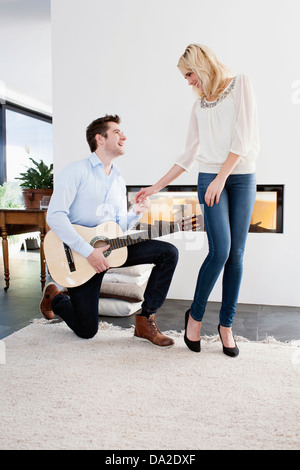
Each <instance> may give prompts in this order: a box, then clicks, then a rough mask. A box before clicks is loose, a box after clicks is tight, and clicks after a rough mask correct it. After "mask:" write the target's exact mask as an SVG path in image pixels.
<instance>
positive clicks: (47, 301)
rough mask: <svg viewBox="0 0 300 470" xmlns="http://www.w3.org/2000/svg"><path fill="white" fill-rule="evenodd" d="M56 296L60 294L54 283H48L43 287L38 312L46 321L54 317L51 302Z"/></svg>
mask: <svg viewBox="0 0 300 470" xmlns="http://www.w3.org/2000/svg"><path fill="white" fill-rule="evenodd" d="M58 294H60V291H59V290H58V288H57V287H56V285H55V284H54V282H49V284H47V285H46V286H45V287H44V290H43V296H42V300H41V302H40V312H41V313H42V315H44V317H45V318H46V319H47V320H52V318H54V317H55V315H54V313H53V311H52V307H51V302H52V300H53V299H54V297H55V296H56V295H58Z"/></svg>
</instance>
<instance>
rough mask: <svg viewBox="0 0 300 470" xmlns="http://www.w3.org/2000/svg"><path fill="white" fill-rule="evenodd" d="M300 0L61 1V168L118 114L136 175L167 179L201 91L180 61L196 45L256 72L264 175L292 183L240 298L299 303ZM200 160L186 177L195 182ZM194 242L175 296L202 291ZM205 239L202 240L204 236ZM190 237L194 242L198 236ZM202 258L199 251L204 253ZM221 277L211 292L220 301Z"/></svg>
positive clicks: (57, 127) (251, 242)
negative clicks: (278, 222)
mask: <svg viewBox="0 0 300 470" xmlns="http://www.w3.org/2000/svg"><path fill="white" fill-rule="evenodd" d="M299 18H300V3H299V1H298V0H288V2H287V1H285V0H263V1H261V0H251V1H250V0H242V1H241V0H227V1H226V2H225V1H223V0H214V1H204V0H185V1H182V0H151V1H148V0H115V1H114V2H107V1H103V0H76V2H74V1H73V0H64V1H63V2H61V1H60V0H52V37H53V44H52V50H53V113H54V114H53V115H54V168H55V172H56V173H57V172H59V171H60V170H61V169H62V168H63V167H64V166H65V165H66V164H67V163H68V162H70V161H72V160H74V159H80V158H83V157H86V156H87V155H88V154H89V149H88V146H87V144H86V142H85V129H86V127H87V125H88V124H89V123H90V122H91V121H92V120H93V119H95V118H97V117H100V116H102V115H104V114H106V113H108V114H112V113H117V114H119V115H120V116H121V118H122V127H123V130H124V132H125V134H126V135H127V139H128V140H127V151H126V154H125V156H124V157H121V159H120V160H119V161H118V165H119V167H120V168H121V171H122V174H123V176H124V177H125V180H126V182H127V184H133V185H148V184H152V183H154V182H155V181H157V179H158V178H160V177H161V176H162V175H163V174H164V173H165V172H166V171H167V170H168V169H169V168H170V166H171V165H172V164H173V162H174V159H175V158H176V156H177V155H178V154H180V153H181V151H182V149H183V147H184V143H185V138H186V131H187V125H188V119H189V115H190V110H191V106H192V103H193V102H194V99H195V97H194V96H193V95H192V91H191V89H190V88H189V87H188V86H187V85H186V82H185V80H184V79H183V78H182V76H181V74H180V72H179V71H178V69H177V62H178V58H179V56H180V55H181V54H182V53H183V52H184V50H185V47H186V46H187V45H188V44H189V43H190V42H198V43H202V44H206V45H208V46H210V47H211V48H212V49H213V50H214V51H215V52H216V54H217V55H218V56H219V58H220V59H221V60H222V61H223V62H224V63H226V64H227V65H229V66H230V67H231V68H232V70H233V72H234V73H236V72H243V73H247V74H249V75H250V76H251V77H252V80H253V82H254V86H255V89H256V92H257V99H258V104H259V115H260V133H261V154H260V158H259V161H258V167H257V180H258V183H259V184H268V183H274V184H276V183H277V184H284V185H285V220H284V234H249V237H248V244H247V253H246V255H245V271H244V280H243V285H242V289H241V295H240V302H249V303H262V304H277V305H291V306H292V305H297V306H298V305H300V275H299V269H298V266H299V265H300V249H299V228H300V223H299V217H298V212H299V211H298V201H299V197H298V179H299V177H298V174H299V171H298V170H299V160H298V159H299V156H300V155H299V148H300V145H299V140H300V133H299V125H300V119H299V112H300V99H298V95H299V93H298V89H297V88H296V89H295V87H298V86H299V83H298V82H297V80H300V63H299V60H298V57H299V51H298V48H299V44H300V27H299V26H300V25H299ZM196 179H197V168H196V165H195V167H194V169H193V170H192V171H191V172H190V173H185V174H184V175H183V176H181V177H180V178H179V179H178V180H177V181H176V184H177V183H178V184H196ZM197 236H198V241H197V243H198V247H201V249H200V250H196V249H194V248H193V247H192V248H191V246H190V249H188V250H187V249H186V246H185V245H186V243H185V242H184V241H182V240H176V239H175V240H174V243H176V244H177V245H178V246H179V247H180V252H181V261H180V264H179V267H178V268H177V271H176V273H175V277H174V281H173V284H172V286H171V289H170V292H169V297H173V298H174V297H175V298H187V299H189V298H192V296H193V292H194V284H195V280H196V277H197V272H198V268H199V266H200V264H201V262H202V260H203V259H204V257H205V254H206V240H205V239H204V240H203V239H202V238H203V235H202V234H198V235H197ZM197 243H196V242H195V244H197ZM189 245H191V243H189ZM197 258H198V259H197ZM220 291H221V288H220V282H218V284H217V285H216V287H215V289H214V291H213V293H212V296H211V300H219V299H220Z"/></svg>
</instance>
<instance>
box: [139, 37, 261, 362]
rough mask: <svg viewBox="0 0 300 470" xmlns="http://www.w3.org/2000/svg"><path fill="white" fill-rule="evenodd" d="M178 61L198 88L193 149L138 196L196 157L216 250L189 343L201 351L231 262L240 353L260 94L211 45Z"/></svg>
mask: <svg viewBox="0 0 300 470" xmlns="http://www.w3.org/2000/svg"><path fill="white" fill-rule="evenodd" d="M178 67H179V69H180V71H181V73H182V74H183V76H184V78H185V79H186V80H187V82H188V84H189V85H191V86H192V87H193V88H194V89H195V91H196V92H197V93H198V95H199V97H198V99H197V101H196V102H195V103H194V106H193V108H192V113H191V118H190V124H189V130H188V136H187V143H186V150H185V152H184V153H183V154H182V155H181V156H180V158H179V159H178V160H177V161H176V163H175V164H174V165H173V167H172V168H171V169H170V170H169V172H168V173H167V174H166V175H165V176H163V177H162V178H161V179H160V180H159V181H158V182H157V183H156V184H154V185H153V186H151V187H149V188H142V189H141V190H140V191H139V193H138V194H137V200H142V199H144V198H146V197H148V196H151V195H152V194H155V193H157V192H158V191H160V190H161V189H162V188H164V187H165V186H167V185H168V184H170V183H171V182H172V181H173V180H174V179H175V178H177V177H178V176H180V175H181V174H182V173H183V172H184V171H189V170H190V169H191V167H192V166H193V164H194V161H195V160H196V161H197V162H198V165H199V176H198V197H199V202H200V204H201V205H202V207H203V208H204V223H205V227H206V232H207V237H208V242H209V253H208V255H207V257H206V259H205V261H204V262H203V264H202V266H201V269H200V272H199V276H198V280H197V285H196V290H195V295H194V299H193V302H192V305H191V308H190V309H189V310H188V311H187V312H186V315H185V334H184V340H185V343H186V345H187V346H188V347H189V348H190V349H191V350H192V351H195V352H200V350H201V346H200V331H201V322H202V318H203V316H204V312H205V307H206V304H207V300H208V298H209V295H210V293H211V291H212V289H213V287H214V285H215V283H216V280H217V279H218V276H219V274H220V273H221V271H222V269H223V268H224V274H223V284H222V305H221V310H220V323H219V325H218V331H219V335H220V339H221V341H222V344H223V352H224V353H225V354H227V355H229V356H232V357H234V356H237V355H238V353H239V350H238V347H237V345H236V343H235V340H234V338H233V335H232V324H233V319H234V315H235V311H236V305H237V301H238V294H239V289H240V284H241V278H242V269H243V253H244V249H245V243H246V238H247V234H248V230H249V225H250V220H251V215H252V210H253V205H254V201H255V195H256V180H255V160H256V158H257V154H258V150H259V138H258V125H257V110H256V99H255V94H254V91H253V87H252V84H251V81H250V79H249V77H247V76H246V75H243V74H239V75H236V76H234V77H232V76H231V75H230V71H229V70H228V69H227V68H226V67H225V66H224V65H223V64H221V63H220V62H219V60H218V59H217V58H216V56H215V54H214V53H213V52H212V51H211V50H210V49H209V48H208V47H206V46H202V45H198V44H191V45H189V46H188V47H187V48H186V50H185V52H184V54H183V55H182V56H181V57H180V59H179V63H178Z"/></svg>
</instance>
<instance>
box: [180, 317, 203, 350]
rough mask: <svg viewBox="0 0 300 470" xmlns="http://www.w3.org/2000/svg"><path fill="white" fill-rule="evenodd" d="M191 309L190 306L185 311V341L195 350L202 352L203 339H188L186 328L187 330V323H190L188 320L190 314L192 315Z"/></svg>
mask: <svg viewBox="0 0 300 470" xmlns="http://www.w3.org/2000/svg"><path fill="white" fill-rule="evenodd" d="M190 311H191V309H190V308H189V309H188V310H187V311H186V312H185V332H184V342H185V344H186V345H187V347H188V348H189V349H190V350H191V351H193V352H200V351H201V340H199V341H191V340H189V339H188V337H187V335H186V330H187V325H188V321H189V316H190Z"/></svg>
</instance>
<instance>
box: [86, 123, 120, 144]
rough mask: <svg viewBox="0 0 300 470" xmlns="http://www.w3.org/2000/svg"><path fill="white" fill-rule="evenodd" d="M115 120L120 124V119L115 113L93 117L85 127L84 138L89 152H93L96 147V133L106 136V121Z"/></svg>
mask: <svg viewBox="0 0 300 470" xmlns="http://www.w3.org/2000/svg"><path fill="white" fill-rule="evenodd" d="M109 122H115V123H117V124H120V122H121V119H120V118H119V116H117V114H115V115H114V116H111V115H108V114H106V115H105V116H104V117H101V118H99V119H95V121H93V122H92V123H91V124H90V125H89V126H88V127H87V129H86V140H87V142H88V144H89V146H90V149H91V152H95V150H96V149H97V142H96V139H95V135H96V134H100V135H102V136H103V137H105V138H106V137H107V130H108V123H109Z"/></svg>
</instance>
